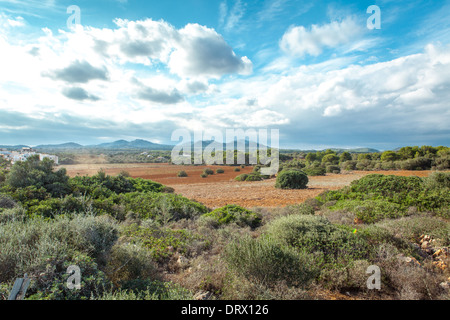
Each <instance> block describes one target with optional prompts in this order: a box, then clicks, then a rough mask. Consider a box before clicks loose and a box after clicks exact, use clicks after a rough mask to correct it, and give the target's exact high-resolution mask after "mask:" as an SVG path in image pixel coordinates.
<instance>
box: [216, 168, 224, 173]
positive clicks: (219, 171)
mask: <svg viewBox="0 0 450 320" xmlns="http://www.w3.org/2000/svg"><path fill="white" fill-rule="evenodd" d="M216 173H217V174H221V173H225V170H223V169H222V168H219V169H217V170H216Z"/></svg>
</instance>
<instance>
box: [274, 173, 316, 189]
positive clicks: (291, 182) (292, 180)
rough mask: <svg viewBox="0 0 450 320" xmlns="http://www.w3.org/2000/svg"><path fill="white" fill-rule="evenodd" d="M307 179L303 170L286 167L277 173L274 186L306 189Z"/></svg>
mask: <svg viewBox="0 0 450 320" xmlns="http://www.w3.org/2000/svg"><path fill="white" fill-rule="evenodd" d="M308 181H309V180H308V177H307V176H306V174H305V173H304V172H302V171H300V170H294V169H288V170H283V171H281V172H280V173H279V174H278V176H277V181H276V183H275V187H276V188H279V189H306V188H307V184H308Z"/></svg>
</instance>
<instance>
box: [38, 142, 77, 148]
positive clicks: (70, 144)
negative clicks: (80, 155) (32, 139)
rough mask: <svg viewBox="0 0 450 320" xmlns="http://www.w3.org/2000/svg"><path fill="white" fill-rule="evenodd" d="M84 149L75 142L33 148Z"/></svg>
mask: <svg viewBox="0 0 450 320" xmlns="http://www.w3.org/2000/svg"><path fill="white" fill-rule="evenodd" d="M81 148H84V147H83V146H82V145H81V144H78V143H75V142H67V143H62V144H43V145H38V146H36V147H34V149H36V150H37V149H81Z"/></svg>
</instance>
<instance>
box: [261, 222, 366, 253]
mask: <svg viewBox="0 0 450 320" xmlns="http://www.w3.org/2000/svg"><path fill="white" fill-rule="evenodd" d="M267 233H268V235H269V236H270V237H271V238H272V239H274V240H276V241H278V242H279V243H281V244H283V245H287V246H291V247H295V248H298V249H302V250H305V251H306V252H309V253H314V252H317V253H320V254H323V258H324V260H325V261H326V262H334V261H338V260H354V259H359V258H361V257H364V256H365V254H366V253H367V243H365V242H364V241H363V240H362V239H360V238H359V237H358V235H355V234H353V233H352V232H351V231H350V230H349V229H345V228H339V227H337V226H336V225H333V224H332V223H331V222H330V221H328V220H327V219H325V218H323V217H319V216H311V215H290V216H286V217H282V218H279V219H277V220H275V221H273V222H271V223H270V224H269V226H268V228H267Z"/></svg>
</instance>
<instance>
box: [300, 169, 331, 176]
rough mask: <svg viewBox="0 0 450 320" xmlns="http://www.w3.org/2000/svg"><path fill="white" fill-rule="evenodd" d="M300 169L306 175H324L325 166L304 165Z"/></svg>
mask: <svg viewBox="0 0 450 320" xmlns="http://www.w3.org/2000/svg"><path fill="white" fill-rule="evenodd" d="M302 171H303V172H304V173H306V174H307V175H308V176H311V177H313V176H324V175H325V173H326V170H325V168H322V167H313V166H309V167H305V168H304V169H302Z"/></svg>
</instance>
